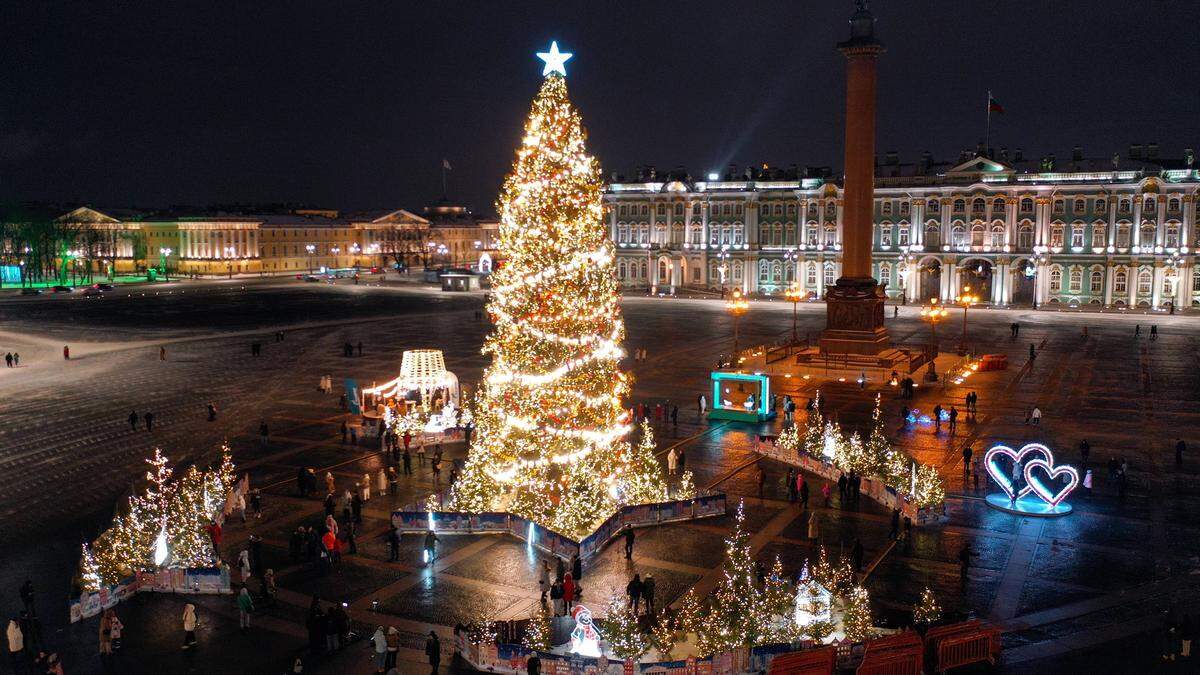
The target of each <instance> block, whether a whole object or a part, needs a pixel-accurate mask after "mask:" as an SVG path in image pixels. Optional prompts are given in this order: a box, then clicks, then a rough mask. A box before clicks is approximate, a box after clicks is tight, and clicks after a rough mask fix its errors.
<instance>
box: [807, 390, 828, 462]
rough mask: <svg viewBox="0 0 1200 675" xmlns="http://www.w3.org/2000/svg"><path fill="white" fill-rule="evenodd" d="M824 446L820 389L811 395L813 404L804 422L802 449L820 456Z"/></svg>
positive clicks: (823, 423) (823, 421)
mask: <svg viewBox="0 0 1200 675" xmlns="http://www.w3.org/2000/svg"><path fill="white" fill-rule="evenodd" d="M824 447H825V419H824V416H822V415H821V390H820V389H818V390H817V393H816V395H815V396H813V406H812V408H811V409H810V410H809V411H808V416H807V419H806V420H805V423H804V451H805V452H807V453H808V454H810V455H812V456H814V457H821V456H822V455H823V452H824Z"/></svg>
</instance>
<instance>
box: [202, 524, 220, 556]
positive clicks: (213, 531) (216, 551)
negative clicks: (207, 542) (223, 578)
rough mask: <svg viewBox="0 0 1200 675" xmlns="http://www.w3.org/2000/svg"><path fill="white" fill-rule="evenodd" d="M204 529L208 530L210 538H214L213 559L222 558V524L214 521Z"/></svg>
mask: <svg viewBox="0 0 1200 675" xmlns="http://www.w3.org/2000/svg"><path fill="white" fill-rule="evenodd" d="M204 529H206V530H208V538H209V539H211V540H212V547H213V560H220V559H221V525H220V524H219V523H217V521H215V520H214V521H212V522H211V523H209V524H208V526H207V527H205V528H204Z"/></svg>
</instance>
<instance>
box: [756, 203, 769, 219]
mask: <svg viewBox="0 0 1200 675" xmlns="http://www.w3.org/2000/svg"><path fill="white" fill-rule="evenodd" d="M758 212H759V215H760V216H761V217H763V218H766V217H767V216H769V215H771V205H770V204H761V205H759V207H758Z"/></svg>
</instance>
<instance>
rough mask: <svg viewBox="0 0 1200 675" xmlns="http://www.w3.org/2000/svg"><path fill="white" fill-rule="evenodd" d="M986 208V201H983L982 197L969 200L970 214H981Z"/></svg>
mask: <svg viewBox="0 0 1200 675" xmlns="http://www.w3.org/2000/svg"><path fill="white" fill-rule="evenodd" d="M986 208H987V202H985V201H983V199H982V198H977V199H975V200H973V201H972V202H971V214H972V215H976V216H978V215H983V212H984V210H985V209H986Z"/></svg>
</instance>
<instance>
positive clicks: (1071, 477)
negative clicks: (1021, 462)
mask: <svg viewBox="0 0 1200 675" xmlns="http://www.w3.org/2000/svg"><path fill="white" fill-rule="evenodd" d="M1037 471H1045V472H1046V473H1047V474H1048V475H1049V476H1050V480H1055V479H1057V478H1059V477H1060V476H1066V477H1067V485H1066V487H1064V488H1063V489H1061V490H1059V491H1058V492H1055V491H1054V489H1053V488H1051V487H1050V486H1048V485H1046V484H1045V483H1043V482H1042V481H1041V479H1039V478H1038V475H1037V473H1036V472H1037ZM1024 473H1025V484H1026V485H1028V486H1029V488H1030V490H1031V491H1032V492H1033V494H1035V495H1037V496H1038V497H1040V498H1041V499H1042V501H1044V502H1046V503H1047V504H1049V505H1050V506H1051V508H1053V507H1055V506H1058V504H1059V502H1061V501H1062V500H1064V499H1066V498H1067V495H1069V494H1071V492H1072V491H1073V490H1074V489H1075V488H1076V487H1077V486H1078V485H1079V472H1078V471H1076V470H1075V467H1072V466H1067V465H1066V464H1063V465H1061V466H1053V465H1052V464H1050V463H1049V462H1047V461H1045V460H1043V459H1031V460H1029V461H1028V462H1026V463H1025V471H1024Z"/></svg>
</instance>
